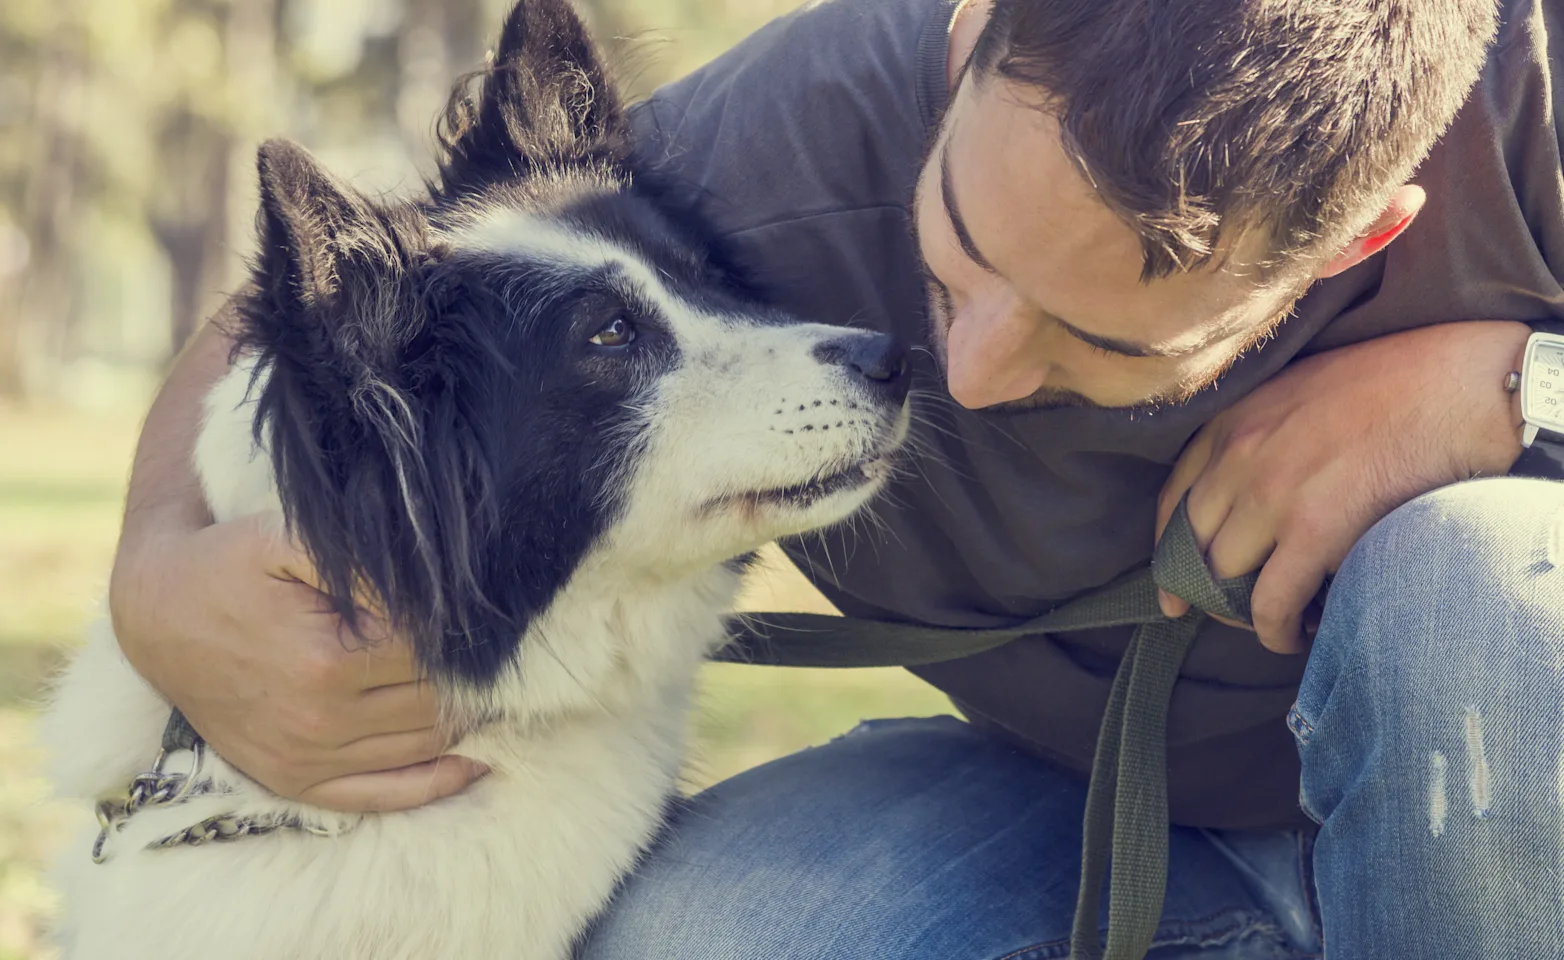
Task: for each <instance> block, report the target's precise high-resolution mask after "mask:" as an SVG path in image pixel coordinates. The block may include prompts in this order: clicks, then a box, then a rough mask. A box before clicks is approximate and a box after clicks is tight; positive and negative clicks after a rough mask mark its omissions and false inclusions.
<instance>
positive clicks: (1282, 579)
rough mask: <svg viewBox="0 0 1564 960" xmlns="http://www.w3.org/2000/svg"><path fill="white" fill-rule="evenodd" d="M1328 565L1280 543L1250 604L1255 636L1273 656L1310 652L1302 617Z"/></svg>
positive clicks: (1266, 566)
mask: <svg viewBox="0 0 1564 960" xmlns="http://www.w3.org/2000/svg"><path fill="white" fill-rule="evenodd" d="M1326 572H1327V571H1326V565H1325V562H1324V560H1323V559H1322V558H1321V557H1319V556H1317V555H1316V554H1315V553H1314V552H1312V551H1309V550H1306V549H1302V548H1298V547H1294V546H1293V545H1292V544H1291V543H1290V542H1283V543H1278V544H1277V547H1276V552H1275V553H1273V554H1271V558H1270V560H1268V561H1267V562H1266V564H1265V567H1264V568H1262V569H1261V571H1260V579H1259V581H1258V582H1257V583H1256V584H1255V587H1254V598H1253V600H1252V601H1251V603H1250V607H1251V612H1252V613H1253V615H1254V628H1255V633H1257V634H1259V635H1260V643H1261V645H1262V646H1264V647H1265V648H1266V649H1267V650H1270V651H1271V652H1273V653H1283V654H1293V653H1302V652H1303V651H1304V650H1305V649H1307V645H1306V643H1305V638H1304V633H1303V614H1304V611H1305V610H1306V609H1307V608H1308V606H1309V603H1310V602H1311V601H1312V600H1313V599H1314V597H1315V595H1316V594H1318V593H1319V592H1320V587H1322V586H1323V585H1324V584H1325V574H1326Z"/></svg>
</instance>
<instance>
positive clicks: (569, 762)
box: [42, 0, 907, 960]
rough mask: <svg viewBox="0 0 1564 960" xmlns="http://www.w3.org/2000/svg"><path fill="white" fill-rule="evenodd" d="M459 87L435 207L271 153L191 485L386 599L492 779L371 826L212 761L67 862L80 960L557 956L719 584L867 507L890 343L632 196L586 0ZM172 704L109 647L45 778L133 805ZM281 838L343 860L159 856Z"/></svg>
mask: <svg viewBox="0 0 1564 960" xmlns="http://www.w3.org/2000/svg"><path fill="white" fill-rule="evenodd" d="M467 89H469V90H471V91H472V93H471V95H459V96H458V97H457V98H456V99H455V100H453V107H452V109H451V111H450V113H449V116H448V117H447V123H446V128H445V129H446V138H445V140H446V143H445V154H444V157H443V162H442V166H441V169H440V173H439V178H438V182H436V183H434V184H432V185H431V189H430V192H429V196H428V197H427V198H426V199H420V200H418V201H416V202H407V203H400V204H394V205H388V204H382V203H379V202H375V201H371V200H369V199H367V198H365V197H363V196H360V195H358V194H356V193H354V192H353V191H352V190H350V189H348V188H346V187H344V186H342V185H339V184H338V183H337V182H335V181H334V180H333V179H332V178H331V177H330V176H329V175H328V174H327V173H325V172H324V171H323V170H322V169H321V168H320V167H319V166H318V165H316V163H315V162H314V161H313V160H312V159H311V158H310V157H309V156H308V154H306V153H304V152H303V151H302V150H300V149H299V148H297V147H294V146H291V145H289V144H286V143H278V142H274V143H271V144H268V145H267V146H265V147H263V148H262V151H261V155H260V164H259V167H260V176H261V186H262V210H261V216H260V220H259V222H260V233H261V246H260V254H259V257H258V260H257V262H256V265H255V271H254V281H255V283H254V291H253V292H252V293H250V294H247V295H246V297H245V298H244V300H243V303H242V310H241V315H242V321H241V325H240V327H241V328H240V329H239V330H238V331H237V334H238V338H239V343H240V345H241V347H240V350H239V351H238V352H237V353H236V362H235V364H234V366H233V367H232V369H231V370H230V372H229V373H228V374H227V375H226V376H225V377H224V378H223V379H222V380H221V381H220V382H219V383H218V384H217V385H216V387H215V388H214V389H213V390H212V391H211V394H210V396H209V397H208V400H207V418H206V421H205V425H204V427H203V429H202V431H201V434H200V436H199V440H198V443H197V449H196V458H195V459H196V468H197V472H198V474H199V476H200V478H201V480H202V483H203V485H204V489H205V492H206V496H207V500H208V502H209V504H210V505H211V508H212V512H213V514H214V516H215V517H216V518H217V519H218V520H226V519H230V518H235V517H240V516H246V515H251V514H257V513H261V514H266V515H269V516H271V517H274V518H276V524H275V529H276V530H277V531H278V535H282V534H283V531H284V529H285V528H286V530H287V531H288V532H290V533H291V534H292V535H293V536H295V537H296V538H297V539H298V540H299V541H300V542H301V543H303V544H304V546H305V548H306V549H307V550H308V551H309V553H310V555H311V558H312V559H313V560H314V562H315V564H316V566H317V568H318V570H319V572H320V575H321V577H322V580H323V583H324V585H325V592H326V595H327V596H328V598H329V599H330V600H331V602H332V603H333V604H334V605H335V607H336V609H337V610H338V611H339V612H341V613H342V614H344V615H345V616H348V617H349V618H351V616H352V610H353V598H354V597H355V596H358V597H360V598H363V597H365V596H372V597H374V598H378V600H379V601H380V602H381V603H382V604H383V606H384V607H385V609H386V611H387V612H388V614H389V616H390V618H391V620H392V621H393V623H394V624H395V625H396V626H397V627H398V629H399V630H400V631H401V632H402V633H403V634H404V635H406V636H408V637H409V638H410V639H411V641H412V643H413V645H414V649H415V651H416V654H417V657H418V660H419V662H420V664H421V665H422V666H423V667H424V668H425V669H426V670H427V672H428V674H429V676H430V677H431V679H432V680H433V681H434V683H435V686H436V688H437V689H438V691H439V694H440V702H441V707H442V711H443V714H444V717H445V721H446V722H447V723H449V724H450V725H451V726H452V728H453V729H457V730H460V731H463V733H464V735H463V738H462V739H461V741H460V743H459V745H458V746H457V748H456V749H455V750H454V751H453V752H455V753H457V754H460V755H462V756H466V757H471V758H473V759H475V760H478V761H481V762H483V763H485V764H487V765H489V766H490V767H491V768H492V772H491V773H490V774H489V775H488V776H487V777H485V778H483V779H481V780H479V781H478V782H477V783H475V784H474V785H473V786H472V787H471V788H469V789H468V790H467V791H465V792H464V793H462V794H459V795H457V796H455V797H451V798H448V799H445V800H441V801H437V802H435V803H432V804H429V805H427V806H425V807H422V808H419V809H416V810H410V811H406V812H400V813H388V814H371V815H348V814H341V813H334V812H330V811H326V810H322V809H317V808H313V807H309V806H306V805H301V804H297V803H293V802H290V801H287V800H284V799H282V798H279V797H277V796H275V795H273V794H271V793H270V792H269V791H267V790H265V789H264V788H262V787H260V786H259V785H258V784H256V783H255V782H253V781H251V780H250V779H249V778H247V777H246V776H244V775H243V774H242V773H240V772H238V771H237V770H235V769H234V768H232V767H231V766H229V765H227V764H226V763H224V762H223V761H222V759H221V758H220V757H216V756H215V755H209V756H208V759H207V763H206V768H205V770H204V772H203V775H202V778H203V780H208V781H210V782H209V783H208V784H205V785H207V786H210V787H212V788H213V789H214V790H215V791H216V792H214V793H207V794H202V795H197V796H195V797H194V798H192V799H189V800H186V801H185V802H182V803H179V804H174V805H167V806H152V807H148V808H146V809H144V810H142V811H140V812H138V813H136V814H135V815H134V816H132V817H131V818H130V819H129V820H128V822H127V823H126V824H125V826H124V828H123V830H122V831H121V832H119V833H117V834H115V835H113V836H112V837H111V838H110V840H109V844H108V848H107V853H108V855H109V859H108V861H107V862H106V863H104V864H101V865H97V864H94V863H92V862H91V860H90V859H89V856H88V849H89V847H90V846H91V841H92V838H91V837H90V836H86V837H83V838H81V839H80V840H78V841H77V842H76V843H74V844H73V845H72V846H71V847H70V849H69V851H68V853H67V855H66V858H65V860H64V861H63V862H62V865H61V867H60V868H59V869H58V871H57V872H56V879H57V880H58V883H59V886H60V888H61V891H62V893H63V895H64V920H63V923H62V925H61V928H60V931H59V939H60V942H61V945H62V946H63V948H64V951H65V956H66V957H67V958H68V960H110V958H113V960H404V958H405V960H439V958H451V960H480V958H482V960H489V958H495V957H506V958H513V960H557V958H561V957H564V956H566V955H567V954H568V952H569V950H570V948H571V944H572V942H573V940H574V939H575V938H576V937H577V936H578V935H579V933H580V931H581V930H582V929H583V927H584V926H585V925H586V923H587V922H588V921H589V919H590V918H591V917H592V916H593V915H594V914H595V913H597V912H598V911H599V910H600V909H601V908H602V907H603V905H604V904H605V902H606V901H607V899H608V897H609V896H610V894H611V893H612V891H613V889H614V887H615V885H616V883H617V882H618V881H619V880H620V879H621V878H622V877H623V876H624V874H625V873H626V871H627V870H629V869H630V868H631V867H632V865H633V864H634V862H635V861H636V859H637V857H638V856H639V855H640V853H641V852H642V851H643V850H644V848H645V846H646V845H647V844H648V842H649V841H650V839H651V838H652V837H653V836H654V834H655V832H656V831H657V830H658V828H659V826H660V824H661V822H662V818H663V815H664V810H665V805H666V804H667V802H668V799H669V797H670V796H672V794H673V792H674V789H675V780H676V776H677V772H678V769H679V767H680V763H681V758H682V754H683V740H684V731H685V726H686V720H687V717H686V714H687V710H688V708H689V706H690V702H691V690H692V684H693V678H694V675H695V672H696V670H697V668H698V667H699V665H700V663H701V662H702V660H703V658H705V657H706V656H707V655H708V654H709V653H710V652H711V651H712V650H713V649H714V648H716V647H718V646H719V645H720V644H721V643H722V641H723V638H724V631H723V617H724V615H725V613H726V612H727V611H728V610H729V609H730V607H731V604H732V602H733V599H734V595H735V591H736V589H737V586H738V582H739V577H740V572H739V570H740V566H741V565H740V564H737V563H734V562H733V561H732V558H734V557H736V556H740V555H743V554H745V553H746V552H748V551H750V550H753V549H754V548H755V547H757V546H758V545H760V544H762V543H764V542H766V541H768V540H770V539H773V538H775V537H778V536H781V535H785V534H792V533H797V532H801V531H804V530H807V529H810V528H815V527H819V526H821V525H825V524H829V523H833V522H836V521H838V520H840V519H842V518H844V517H846V516H847V515H848V514H850V513H851V512H852V511H854V510H855V509H857V508H858V507H860V506H861V505H863V504H864V503H865V502H866V501H867V500H868V499H869V498H870V497H871V496H872V495H873V493H874V492H875V491H876V490H877V489H878V487H879V486H880V485H881V484H882V483H883V481H884V479H885V476H886V474H887V472H888V469H889V466H888V465H889V462H890V457H891V456H892V455H893V453H894V451H895V450H896V449H897V448H898V447H899V446H900V444H901V442H902V440H903V438H904V436H905V434H906V429H907V415H906V411H905V395H906V386H905V382H904V381H905V376H904V374H903V373H902V371H901V367H902V364H901V361H900V358H899V354H898V351H897V349H896V348H895V347H894V346H893V345H891V344H889V343H888V341H887V338H884V337H881V336H879V335H876V334H870V333H865V332H859V331H851V330H846V329H842V328H835V327H828V326H820V325H807V324H799V323H794V322H790V321H788V318H785V317H782V316H779V315H776V314H775V313H772V312H769V311H766V310H764V309H761V308H758V307H756V306H754V305H753V304H752V302H750V301H748V300H746V299H744V298H743V297H741V296H740V295H739V294H740V292H741V291H739V289H738V288H737V287H736V286H735V285H734V283H733V282H732V280H731V276H730V275H729V274H728V273H727V272H726V271H725V269H724V267H723V265H722V264H721V263H719V262H717V261H716V260H714V259H713V257H712V256H711V255H710V253H709V250H710V244H709V238H708V237H706V236H704V235H703V234H702V233H701V230H700V226H699V223H698V221H697V220H696V219H694V218H693V217H691V216H690V215H688V213H687V211H685V210H683V209H682V208H680V209H674V207H675V206H676V205H671V204H670V203H669V202H668V201H667V200H666V199H665V198H660V197H661V195H660V194H658V193H657V192H656V191H653V190H651V189H650V188H649V187H647V186H646V185H645V178H644V177H643V176H641V174H640V172H639V171H637V170H636V169H635V166H636V164H635V161H634V160H633V158H632V151H631V150H630V147H629V135H628V129H627V126H626V122H625V119H624V116H623V114H622V111H621V109H620V106H619V103H618V101H617V99H616V97H615V96H614V93H613V91H612V89H611V88H610V86H609V85H608V84H607V83H606V82H605V79H604V76H603V71H602V69H601V66H600V63H599V61H598V59H597V57H596V55H595V53H594V52H593V50H592V47H591V45H590V42H589V40H588V38H587V37H586V34H585V32H584V31H583V29H582V27H581V24H580V22H579V21H578V20H577V19H576V17H575V15H574V14H573V13H572V12H571V11H570V10H569V8H568V7H567V6H566V4H565V0H522V2H521V3H520V4H519V5H518V6H517V8H516V9H515V10H514V11H513V12H512V14H511V15H510V17H509V19H508V21H507V23H506V25H505V28H504V31H503V33H502V36H501V40H500V44H499V48H498V52H497V54H496V56H495V59H494V61H493V63H492V65H491V66H490V67H489V68H488V70H486V71H485V72H484V74H483V75H482V76H481V77H480V78H479V79H478V81H477V82H476V83H475V84H474V85H472V86H470V87H468V88H467ZM626 331H633V333H634V339H633V340H631V341H629V342H622V341H624V340H625V339H626V336H627V333H626ZM168 715H169V705H168V703H167V702H166V701H164V700H163V699H162V698H161V697H160V696H159V695H158V694H156V693H155V692H154V691H153V690H152V689H151V688H150V687H149V686H148V685H147V684H146V683H145V682H144V681H143V680H141V678H139V677H138V676H137V675H136V674H135V673H134V672H133V670H132V669H131V668H130V666H129V665H128V664H127V662H126V661H125V660H124V658H123V656H122V655H121V654H120V652H119V648H118V645H117V643H116V641H115V638H114V637H113V635H112V633H111V630H110V627H109V625H108V624H107V623H106V622H104V623H102V624H100V625H99V626H98V627H97V628H96V630H95V632H94V634H93V635H92V637H91V638H90V640H89V643H88V644H87V646H86V647H85V649H84V650H83V651H82V652H81V653H80V654H79V655H78V656H77V657H76V658H75V660H74V661H73V663H72V664H71V666H70V667H69V669H68V670H67V672H66V673H65V674H64V675H63V677H62V678H61V680H60V682H59V684H58V687H57V689H56V692H55V696H54V700H53V703H52V705H51V707H50V709H49V710H48V711H47V714H46V716H45V718H44V721H43V724H42V733H43V738H44V742H45V745H46V747H48V748H49V750H50V753H51V757H52V767H51V773H52V777H53V780H54V782H55V783H56V785H57V786H58V787H59V789H60V791H61V792H62V793H63V794H65V795H66V796H70V797H76V798H80V799H83V800H89V801H90V800H93V799H96V798H98V797H102V796H108V795H113V794H116V793H122V792H123V791H124V789H125V788H126V786H127V783H128V781H129V780H130V778H131V777H132V776H134V775H135V774H137V773H139V772H141V771H144V770H146V769H147V768H148V767H149V765H150V764H151V763H152V761H153V758H154V756H155V755H156V753H157V751H158V745H159V740H160V736H161V734H162V731H163V727H164V724H165V722H166V721H167V719H168ZM182 753H183V752H182ZM181 762H188V754H185V756H184V758H183V760H181V758H179V757H177V756H176V757H175V758H173V759H171V761H170V765H171V766H172V767H176V768H177V767H178V766H179V764H180V763H181ZM279 811H286V812H288V813H291V814H294V815H296V816H297V817H298V818H299V819H300V820H301V821H302V822H303V823H306V824H309V825H310V826H312V827H313V828H315V829H316V830H317V831H323V832H325V833H327V834H329V835H328V836H325V837H322V836H315V835H311V834H310V833H306V832H303V831H298V830H281V831H278V832H276V833H272V834H270V835H267V836H262V837H253V838H245V839H240V840H237V841H234V842H229V843H212V844H208V845H205V846H199V847H195V846H181V847H176V848H173V849H164V850H149V849H146V847H147V844H148V843H150V842H152V841H155V840H157V839H159V838H162V837H165V836H167V835H170V834H173V833H176V832H177V831H179V830H181V829H183V828H185V827H188V826H191V825H194V824H196V823H198V822H200V821H201V820H203V819H205V818H207V817H211V816H216V815H222V814H228V813H233V814H238V815H241V816H243V815H265V814H273V813H277V812H279Z"/></svg>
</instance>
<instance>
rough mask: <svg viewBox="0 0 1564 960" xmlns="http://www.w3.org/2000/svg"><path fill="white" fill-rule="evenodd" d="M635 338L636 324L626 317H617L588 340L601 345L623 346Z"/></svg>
mask: <svg viewBox="0 0 1564 960" xmlns="http://www.w3.org/2000/svg"><path fill="white" fill-rule="evenodd" d="M634 339H635V326H634V325H633V324H631V323H630V321H628V320H626V319H625V318H624V317H615V318H614V322H613V323H610V324H609V325H608V326H606V327H604V328H603V329H601V330H599V331H598V332H597V333H596V334H594V335H593V337H592V339H591V340H590V341H588V342H590V343H594V344H596V345H597V346H599V347H622V346H625V345H626V344H628V343H630V342H631V341H632V340H634Z"/></svg>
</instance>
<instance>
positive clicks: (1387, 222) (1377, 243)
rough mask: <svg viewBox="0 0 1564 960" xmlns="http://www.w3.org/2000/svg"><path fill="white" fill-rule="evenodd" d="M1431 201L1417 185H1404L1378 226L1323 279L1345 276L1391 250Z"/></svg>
mask: <svg viewBox="0 0 1564 960" xmlns="http://www.w3.org/2000/svg"><path fill="white" fill-rule="evenodd" d="M1427 201H1428V193H1427V192H1426V191H1424V190H1423V188H1422V187H1420V186H1418V185H1417V184H1414V183H1408V184H1405V185H1403V186H1402V187H1401V189H1399V190H1397V191H1396V193H1395V195H1394V196H1393V197H1391V198H1390V202H1389V203H1388V204H1386V205H1385V209H1384V210H1382V211H1381V212H1380V214H1379V216H1378V217H1375V218H1374V222H1373V223H1371V224H1369V226H1368V228H1367V229H1366V230H1364V231H1363V232H1362V233H1361V234H1359V235H1358V236H1357V237H1356V238H1355V239H1354V240H1353V241H1352V242H1351V243H1349V244H1347V245H1346V246H1345V247H1344V248H1342V250H1341V251H1340V252H1339V253H1337V254H1336V255H1335V256H1334V257H1332V258H1331V259H1330V261H1329V262H1328V263H1326V264H1325V269H1323V270H1321V271H1320V274H1319V276H1320V279H1322V280H1323V279H1324V278H1326V277H1334V276H1335V275H1336V274H1338V273H1345V272H1346V271H1348V270H1350V269H1352V268H1353V267H1355V266H1357V265H1358V264H1360V263H1362V262H1363V261H1365V260H1367V259H1368V258H1369V257H1372V256H1373V255H1374V254H1376V253H1378V252H1380V251H1381V250H1383V249H1385V248H1386V247H1388V246H1390V242H1391V241H1392V240H1394V239H1396V238H1397V237H1399V236H1401V234H1402V233H1403V232H1405V231H1406V228H1407V227H1409V226H1411V225H1412V220H1413V218H1414V217H1416V216H1417V214H1418V211H1420V210H1422V209H1423V204H1424V203H1426V202H1427Z"/></svg>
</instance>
